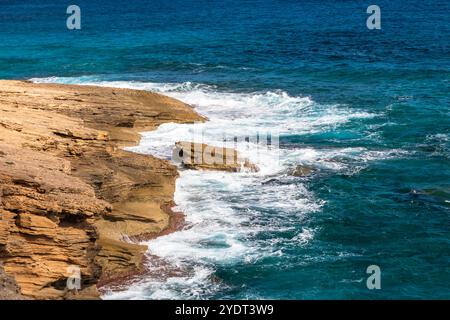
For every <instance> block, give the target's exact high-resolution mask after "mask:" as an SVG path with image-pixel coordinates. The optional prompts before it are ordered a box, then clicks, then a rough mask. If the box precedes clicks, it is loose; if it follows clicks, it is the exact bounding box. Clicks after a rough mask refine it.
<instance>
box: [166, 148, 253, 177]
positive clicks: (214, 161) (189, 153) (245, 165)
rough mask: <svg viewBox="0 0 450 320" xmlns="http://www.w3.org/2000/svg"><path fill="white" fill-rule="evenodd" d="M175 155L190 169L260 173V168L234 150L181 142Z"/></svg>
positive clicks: (176, 158) (178, 160)
mask: <svg viewBox="0 0 450 320" xmlns="http://www.w3.org/2000/svg"><path fill="white" fill-rule="evenodd" d="M173 154H174V157H173V158H174V159H175V160H176V161H177V162H179V163H181V164H182V165H183V166H184V167H185V168H188V169H196V170H197V169H202V170H218V171H228V172H239V171H242V170H249V171H251V172H257V171H259V168H258V166H256V165H255V164H253V163H251V162H250V161H249V160H248V159H246V158H243V157H241V155H240V154H239V153H238V152H237V151H236V150H234V149H232V148H223V147H217V146H210V145H207V144H202V143H193V142H187V141H180V142H177V143H176V145H175V149H174V153H173Z"/></svg>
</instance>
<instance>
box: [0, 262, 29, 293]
mask: <svg viewBox="0 0 450 320" xmlns="http://www.w3.org/2000/svg"><path fill="white" fill-rule="evenodd" d="M24 299H25V298H24V296H22V295H21V294H20V289H19V286H18V285H17V283H16V281H14V278H12V277H10V276H8V275H6V273H5V271H4V270H3V266H2V265H1V264H0V300H24Z"/></svg>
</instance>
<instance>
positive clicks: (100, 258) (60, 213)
mask: <svg viewBox="0 0 450 320" xmlns="http://www.w3.org/2000/svg"><path fill="white" fill-rule="evenodd" d="M196 121H204V118H203V117H202V116H200V115H198V114H197V113H195V112H194V111H193V110H192V108H191V107H190V106H188V105H186V104H184V103H182V102H179V101H176V100H174V99H170V98H167V97H164V96H161V95H158V94H154V93H148V92H143V91H135V90H127V89H112V88H102V87H90V86H73V85H53V84H32V83H29V82H21V81H0V263H2V264H3V267H4V271H5V273H6V275H7V276H9V277H12V279H13V280H14V281H15V282H17V285H18V286H19V288H20V292H21V293H22V294H23V295H25V296H27V297H33V298H40V299H63V298H98V292H97V289H96V284H97V282H98V281H99V279H100V278H103V279H106V278H114V277H117V276H119V275H120V274H124V273H129V272H134V271H136V270H139V268H140V266H141V259H142V255H143V253H144V252H145V251H146V247H145V246H142V245H139V244H135V243H132V242H130V241H128V240H129V239H133V238H136V239H137V238H139V237H140V236H145V235H155V234H158V233H160V232H162V231H163V230H165V229H166V228H167V227H168V226H169V224H170V211H169V210H168V209H167V208H170V206H171V204H172V197H173V192H174V189H175V180H176V178H177V175H178V174H177V170H176V168H175V167H174V166H173V165H171V164H170V163H169V162H168V161H165V160H161V159H157V158H154V157H152V156H145V155H139V154H134V153H131V152H127V151H123V150H122V149H120V147H122V146H125V145H133V144H136V143H138V142H139V139H140V136H139V132H140V131H148V130H153V129H155V128H156V127H157V126H159V125H160V124H162V123H165V122H177V123H189V122H196ZM71 266H76V267H78V268H79V269H80V272H81V280H82V288H81V290H79V291H78V292H76V293H74V292H69V291H68V290H67V288H66V280H67V278H68V276H69V275H70V272H71Z"/></svg>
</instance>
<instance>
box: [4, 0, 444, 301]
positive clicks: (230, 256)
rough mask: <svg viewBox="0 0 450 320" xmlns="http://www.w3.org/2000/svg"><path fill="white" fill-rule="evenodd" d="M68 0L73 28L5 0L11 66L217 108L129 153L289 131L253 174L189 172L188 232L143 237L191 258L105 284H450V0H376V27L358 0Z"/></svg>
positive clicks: (181, 292)
mask: <svg viewBox="0 0 450 320" xmlns="http://www.w3.org/2000/svg"><path fill="white" fill-rule="evenodd" d="M75 2H76V4H78V5H79V6H80V7H81V12H82V30H79V31H68V30H67V29H66V27H65V23H66V21H65V19H66V16H67V15H66V14H65V11H66V6H65V5H64V4H62V3H61V2H60V1H56V0H55V1H9V0H3V1H2V2H1V3H0V39H1V44H2V45H1V47H0V78H8V79H33V80H34V81H41V82H63V83H94V84H102V85H110V86H119V87H132V88H140V89H145V90H151V91H157V92H162V93H165V94H167V95H170V96H173V97H176V98H178V99H181V100H183V101H186V102H188V103H190V104H192V105H193V106H194V107H195V108H196V109H197V110H198V111H199V112H200V113H203V114H205V115H207V116H208V117H209V118H210V120H211V121H210V122H209V123H208V124H205V125H171V124H168V125H164V126H162V127H161V128H160V129H159V130H158V131H155V132H153V133H148V134H145V135H144V139H143V140H142V143H141V145H140V146H139V147H136V148H134V149H133V150H134V151H137V152H143V153H150V154H155V155H158V156H161V157H168V156H169V147H170V145H171V144H172V143H173V142H174V141H175V140H177V139H179V137H180V136H187V135H189V133H192V131H193V130H196V129H202V130H204V132H205V139H206V140H207V141H209V142H214V141H216V142H217V141H219V140H220V137H221V133H222V132H224V131H226V132H231V133H232V134H234V135H236V136H245V135H246V134H248V133H249V132H250V133H251V132H258V131H261V130H268V131H271V132H278V133H280V135H281V137H280V146H279V154H280V159H279V160H280V161H279V162H277V161H276V159H275V158H274V157H271V155H268V156H267V157H266V158H264V159H263V160H262V161H261V163H259V165H260V166H261V168H262V172H261V173H259V174H249V173H243V174H237V175H231V174H223V173H202V172H192V171H189V170H185V171H183V172H182V173H181V178H180V179H179V180H178V186H177V193H176V195H175V197H176V201H177V204H178V205H179V207H180V209H182V210H183V211H184V212H185V213H186V219H187V222H188V224H189V228H187V229H186V230H183V231H181V232H177V233H175V234H172V235H169V236H167V237H163V238H159V239H157V240H155V241H152V242H150V243H149V247H150V252H151V253H152V254H154V255H157V256H159V257H160V258H161V260H162V261H164V262H165V263H164V264H158V265H155V266H154V268H161V272H162V273H164V269H165V268H166V269H167V268H168V269H170V270H172V269H177V270H181V271H180V272H179V274H178V275H174V272H171V274H172V276H171V277H169V278H166V277H161V279H154V278H153V279H139V281H138V282H137V283H136V284H134V285H133V286H132V287H130V288H129V289H128V290H125V291H121V292H114V293H111V294H108V295H107V297H109V298H141V299H159V298H169V299H170V298H201V299H205V298H225V299H227V298H274V299H280V298H283V299H321V298H322V299H323V298H325V299H341V298H343V299H353V298H360V299H393V298H399V299H405V298H414V299H424V298H437V299H448V298H450V268H449V262H450V222H449V221H450V220H449V214H450V126H449V123H450V121H449V120H450V90H449V89H450V3H449V2H448V1H445V0H433V1H427V2H426V3H425V2H423V1H408V2H406V1H377V2H376V4H377V5H379V6H380V8H381V12H382V22H381V26H382V29H381V30H368V29H367V28H366V18H367V16H368V15H367V14H366V8H367V6H368V5H369V4H372V3H367V2H364V1H342V2H335V1H320V2H319V1H289V0H287V1H270V0H267V1H263V0H248V1H236V0H234V1H233V0H225V1H202V0H198V1H187V0H184V1H178V0H175V1H159V0H158V1H156V0H155V1H143V0H135V1H128V2H126V3H124V2H122V1H112V0H109V1H82V0H77V1H75ZM244 147H245V146H244ZM251 156H252V155H251V154H250V158H251ZM257 160H258V159H255V161H257ZM260 160H261V159H260ZM298 164H301V165H309V166H311V167H313V168H314V169H315V173H314V174H313V175H312V176H309V177H305V178H298V177H292V176H291V175H289V170H291V169H292V168H293V167H294V166H295V165H298ZM369 265H378V266H379V267H380V268H381V272H382V276H381V290H368V289H367V287H366V279H367V277H368V275H367V274H366V268H367V267H368V266H369ZM172 271H173V270H172Z"/></svg>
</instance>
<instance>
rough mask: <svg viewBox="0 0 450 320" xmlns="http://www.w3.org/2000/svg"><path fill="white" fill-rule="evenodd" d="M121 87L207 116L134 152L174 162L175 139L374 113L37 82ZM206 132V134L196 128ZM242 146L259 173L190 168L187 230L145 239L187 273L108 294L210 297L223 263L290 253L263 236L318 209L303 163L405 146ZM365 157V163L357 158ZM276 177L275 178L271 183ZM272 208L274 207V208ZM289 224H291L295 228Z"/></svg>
mask: <svg viewBox="0 0 450 320" xmlns="http://www.w3.org/2000/svg"><path fill="white" fill-rule="evenodd" d="M32 80H33V81H35V82H60V83H76V84H86V85H88V84H90V85H100V86H109V87H121V88H132V89H142V90H149V91H153V92H160V93H163V94H165V95H168V96H171V97H174V98H177V99H179V100H182V101H184V102H186V103H188V104H191V105H192V106H194V107H195V109H196V110H197V111H198V112H199V113H201V114H203V115H205V116H207V117H208V118H209V121H208V122H206V123H196V124H174V123H166V124H163V125H161V126H160V127H159V128H158V129H157V130H155V131H152V132H145V133H143V138H142V140H141V143H140V145H139V146H136V147H132V148H129V150H132V151H135V152H139V153H144V154H153V155H156V156H158V157H162V158H167V159H169V158H170V156H171V152H172V148H173V146H174V143H175V142H177V141H180V140H188V141H189V140H192V139H199V137H201V141H196V142H204V143H208V144H211V145H219V146H220V145H221V144H222V143H223V135H224V133H226V134H227V135H231V136H236V137H245V136H248V135H251V134H256V133H261V132H265V133H272V134H281V135H303V134H312V133H320V132H329V131H333V130H334V129H336V128H338V127H339V126H342V125H344V124H346V123H348V122H351V121H353V120H357V119H367V118H372V117H375V116H377V115H376V114H373V113H368V112H365V111H361V110H352V109H350V108H348V107H346V106H341V105H322V104H318V103H316V102H314V100H313V99H312V98H311V97H306V96H291V95H289V94H288V93H286V92H284V91H269V92H256V93H232V92H223V91H220V90H218V89H217V88H216V87H214V86H207V85H202V84H195V83H190V82H186V83H175V84H173V83H139V82H123V81H113V82H111V81H102V80H101V79H100V78H97V77H80V78H45V79H32ZM198 132H201V135H199V134H196V133H198ZM235 147H236V148H237V149H238V150H239V151H240V152H241V153H243V155H244V156H246V157H248V158H249V159H250V160H251V161H252V162H254V163H256V164H257V165H258V166H259V167H260V168H261V171H260V172H258V173H250V172H242V173H235V174H231V173H225V172H201V171H191V170H185V171H182V172H181V175H180V178H179V179H178V180H177V188H176V192H175V202H176V203H177V205H178V208H177V209H178V210H182V211H183V212H184V213H185V215H186V222H187V225H188V227H187V228H185V229H184V230H182V231H179V232H175V233H171V234H169V235H166V236H163V237H159V238H157V239H154V240H151V241H149V242H147V245H148V246H149V252H150V253H151V254H152V255H156V256H158V257H159V258H161V259H162V260H163V261H165V262H166V263H168V264H170V265H172V266H175V267H177V268H180V269H181V270H184V271H185V272H184V273H183V274H181V275H178V276H173V277H163V278H161V279H159V278H150V279H141V281H139V282H138V283H135V284H134V285H133V286H131V287H130V288H129V289H128V290H126V291H125V292H110V293H108V294H106V295H105V298H107V299H136V298H137V299H175V298H207V297H210V296H213V295H214V292H215V291H216V290H219V289H223V287H224V286H225V284H224V283H221V282H220V281H217V280H215V279H213V274H214V272H215V270H216V268H218V267H223V266H229V265H233V264H238V263H240V264H251V263H255V262H256V261H258V260H259V259H262V258H264V257H267V256H271V255H272V256H279V255H283V248H282V246H281V244H282V243H283V241H285V240H284V238H277V237H276V236H275V237H268V238H267V240H261V239H259V240H256V237H255V236H256V235H258V234H259V233H261V232H266V233H274V234H276V233H277V232H279V233H282V232H286V231H287V230H291V229H292V226H294V225H298V223H301V222H302V221H306V220H307V219H308V217H309V216H310V215H311V214H314V213H315V212H317V211H319V210H320V209H321V207H322V205H323V203H324V202H323V200H321V199H317V198H316V197H315V195H314V194H313V193H312V192H311V191H310V190H308V188H307V187H306V185H305V184H304V183H303V182H302V181H299V179H298V178H294V177H290V176H289V175H287V172H288V170H289V168H292V167H293V166H295V165H298V164H305V165H311V166H314V167H316V168H318V169H323V170H331V171H337V172H347V173H348V174H352V173H356V172H358V170H360V169H361V168H363V166H364V163H365V162H367V161H372V160H374V159H382V158H386V157H394V156H396V155H399V154H401V152H402V151H401V150H381V151H371V150H368V149H366V148H331V147H330V148H326V147H324V148H321V149H314V148H311V147H301V146H297V147H293V146H292V147H291V146H290V147H289V148H280V149H276V150H269V151H267V152H264V153H263V154H257V152H256V150H257V147H258V146H257V145H256V144H254V143H251V142H250V143H249V142H245V141H241V142H238V143H237V144H236V145H235ZM355 162H356V163H359V165H355ZM272 180H274V181H275V182H274V183H275V184H272V183H271V181H272ZM268 212H269V213H273V214H268ZM291 231H292V230H291ZM315 233H316V230H315V229H311V228H307V227H302V228H300V230H297V232H296V235H295V236H293V237H291V238H289V239H288V240H287V241H290V243H295V245H306V244H308V243H309V242H311V241H313V240H314V235H315Z"/></svg>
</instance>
